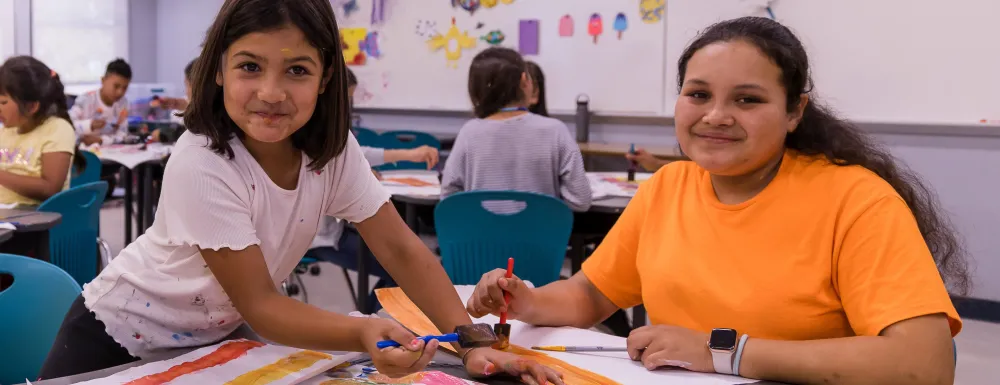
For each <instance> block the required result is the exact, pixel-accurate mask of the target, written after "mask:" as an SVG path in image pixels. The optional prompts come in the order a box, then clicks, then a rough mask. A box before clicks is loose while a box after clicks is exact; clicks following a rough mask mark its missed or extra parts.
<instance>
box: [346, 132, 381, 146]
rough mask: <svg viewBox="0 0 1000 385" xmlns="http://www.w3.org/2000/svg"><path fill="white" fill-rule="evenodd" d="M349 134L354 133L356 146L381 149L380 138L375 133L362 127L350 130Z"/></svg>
mask: <svg viewBox="0 0 1000 385" xmlns="http://www.w3.org/2000/svg"><path fill="white" fill-rule="evenodd" d="M351 132H353V133H354V137H355V138H356V139H357V140H358V144H360V145H362V146H365V147H383V146H382V142H381V141H382V138H381V137H379V134H378V133H377V132H375V131H372V130H370V129H367V128H364V127H354V128H351Z"/></svg>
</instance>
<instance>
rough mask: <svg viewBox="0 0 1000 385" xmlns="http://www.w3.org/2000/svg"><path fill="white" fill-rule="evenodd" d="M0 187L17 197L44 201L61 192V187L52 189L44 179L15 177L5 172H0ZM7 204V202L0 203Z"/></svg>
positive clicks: (15, 175)
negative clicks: (16, 194)
mask: <svg viewBox="0 0 1000 385" xmlns="http://www.w3.org/2000/svg"><path fill="white" fill-rule="evenodd" d="M0 186H3V187H6V188H7V189H9V190H11V191H13V192H16V193H18V194H19V195H22V196H25V197H28V198H31V199H35V200H39V201H44V200H46V199H49V198H50V197H52V196H53V195H55V194H56V193H58V192H59V191H61V190H62V186H61V185H60V186H58V187H54V186H52V184H51V183H49V182H47V181H46V180H45V179H42V178H37V177H32V176H24V175H17V174H14V173H10V172H7V171H0ZM0 203H7V202H0Z"/></svg>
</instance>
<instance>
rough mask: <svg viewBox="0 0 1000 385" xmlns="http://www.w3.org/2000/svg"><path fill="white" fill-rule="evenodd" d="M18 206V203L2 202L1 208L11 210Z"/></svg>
mask: <svg viewBox="0 0 1000 385" xmlns="http://www.w3.org/2000/svg"><path fill="white" fill-rule="evenodd" d="M16 207H17V203H0V209H3V210H9V209H13V208H16Z"/></svg>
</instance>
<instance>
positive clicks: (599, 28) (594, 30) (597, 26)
mask: <svg viewBox="0 0 1000 385" xmlns="http://www.w3.org/2000/svg"><path fill="white" fill-rule="evenodd" d="M587 33H588V34H589V35H590V36H593V37H594V44H597V38H598V37H600V36H601V34H602V33H604V22H603V21H601V15H600V14H597V13H595V14H593V15H590V22H589V23H587Z"/></svg>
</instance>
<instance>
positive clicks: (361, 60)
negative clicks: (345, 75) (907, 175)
mask: <svg viewBox="0 0 1000 385" xmlns="http://www.w3.org/2000/svg"><path fill="white" fill-rule="evenodd" d="M367 36H368V29H367V28H341V29H340V40H341V46H342V47H343V49H344V60H345V61H346V62H347V65H355V66H360V65H365V61H366V58H367V56H366V55H365V52H364V51H362V50H361V42H363V41H365V38H366V37H367Z"/></svg>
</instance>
